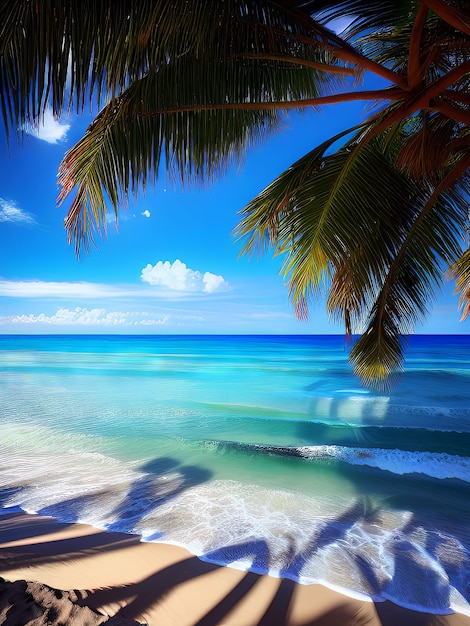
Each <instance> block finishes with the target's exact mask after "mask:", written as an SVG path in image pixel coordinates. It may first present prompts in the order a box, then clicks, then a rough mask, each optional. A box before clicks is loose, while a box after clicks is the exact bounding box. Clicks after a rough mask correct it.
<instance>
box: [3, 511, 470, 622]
mask: <svg viewBox="0 0 470 626" xmlns="http://www.w3.org/2000/svg"><path fill="white" fill-rule="evenodd" d="M0 576H1V577H2V578H3V579H4V582H3V583H0V624H2V625H3V624H5V625H6V626H20V625H21V624H23V623H24V624H25V623H28V626H40V625H42V624H64V623H67V624H78V625H80V626H81V625H83V626H88V625H89V626H93V625H94V624H101V623H109V624H110V626H111V624H112V625H113V626H121V625H122V626H127V625H129V624H132V623H134V622H133V620H135V621H137V622H138V623H142V624H148V625H149V626H215V625H222V624H223V625H225V626H255V625H258V626H282V625H289V626H307V625H311V626H314V625H315V626H343V625H344V626H363V625H364V626H365V625H368V626H408V625H409V626H470V617H467V616H464V615H460V614H452V615H446V616H443V615H430V614H426V613H418V612H415V611H410V610H407V609H403V608H401V607H398V606H396V605H394V604H392V603H391V602H380V603H373V602H363V601H360V600H356V599H353V598H349V597H347V596H344V595H342V594H340V593H337V592H336V591H332V590H331V589H328V588H326V587H323V586H322V585H299V584H297V583H294V582H292V581H290V580H285V579H278V578H273V577H271V576H260V575H258V574H254V573H252V572H245V571H239V570H235V569H232V568H228V567H220V566H218V565H214V564H211V563H205V562H203V561H201V560H200V559H198V558H197V557H196V556H194V555H192V554H191V553H190V552H188V551H187V550H185V549H184V548H181V547H178V546H172V545H168V544H157V543H143V542H141V541H140V540H139V537H137V536H134V535H127V534H123V533H116V532H106V531H102V530H99V529H96V528H93V527H91V526H88V525H85V524H64V523H60V522H57V521H56V520H54V519H53V518H50V517H42V516H38V515H28V514H26V513H22V512H17V511H15V512H11V513H8V514H5V515H1V516H0ZM12 581H17V582H16V583H15V584H14V585H11V584H10V583H11V582H12ZM20 581H30V583H39V584H29V585H27V584H26V582H20ZM64 592H65V593H64ZM109 618H111V619H109ZM15 620H16V621H15ZM18 620H24V621H23V622H22V621H18ZM28 620H33V621H28ZM47 620H48V621H47Z"/></svg>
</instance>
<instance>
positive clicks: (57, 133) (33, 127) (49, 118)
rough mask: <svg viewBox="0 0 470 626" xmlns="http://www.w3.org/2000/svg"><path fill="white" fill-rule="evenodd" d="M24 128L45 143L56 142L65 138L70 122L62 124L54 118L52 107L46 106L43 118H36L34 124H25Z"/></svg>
mask: <svg viewBox="0 0 470 626" xmlns="http://www.w3.org/2000/svg"><path fill="white" fill-rule="evenodd" d="M24 130H25V132H26V133H27V134H28V135H31V136H32V137H36V139H41V140H42V141H46V142H47V143H58V142H59V141H65V139H66V138H67V133H68V131H69V130H70V124H63V123H62V122H60V121H59V120H56V119H54V115H53V114H52V108H51V107H47V109H46V110H45V111H44V116H43V118H42V119H39V118H38V119H37V120H35V122H34V124H27V125H26V126H25V127H24Z"/></svg>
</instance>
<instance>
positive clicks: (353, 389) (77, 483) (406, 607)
mask: <svg viewBox="0 0 470 626" xmlns="http://www.w3.org/2000/svg"><path fill="white" fill-rule="evenodd" d="M410 344H411V346H410V351H409V358H408V369H407V371H406V372H405V373H404V374H403V377H402V380H401V381H400V382H397V384H396V387H395V388H394V389H392V390H390V391H388V392H372V391H366V390H365V389H364V388H363V387H361V386H360V385H358V383H357V380H356V379H355V377H354V375H353V374H352V373H351V371H350V370H349V367H348V364H347V351H346V350H345V344H344V339H343V338H342V337H340V336H318V337H312V336H303V337H300V336H291V337H288V336H284V337H282V336H271V337H269V336H258V337H254V336H248V337H241V336H232V337H229V336H225V337H222V336H218V337H210V336H199V337H197V336H192V337H187V336H173V337H170V336H160V337H143V336H139V337H125V336H86V337H80V336H48V337H41V336H36V337H35V336H16V337H14V336H10V337H5V336H3V337H2V340H1V343H0V355H1V357H0V360H1V363H2V368H1V374H0V378H1V385H0V394H1V398H0V400H1V404H2V406H3V407H4V414H5V417H4V422H3V424H2V431H1V433H0V450H1V454H0V458H1V459H2V462H1V464H0V505H1V506H2V507H3V513H4V514H3V515H2V516H0V542H1V549H2V550H1V554H2V562H1V564H0V576H2V577H3V578H4V579H5V580H7V581H13V580H26V581H39V582H40V583H42V584H45V585H48V586H49V587H51V588H53V589H60V590H64V591H73V592H74V593H75V594H76V601H78V602H79V603H80V604H85V605H87V606H89V607H90V608H91V609H92V610H96V611H99V612H101V613H104V614H105V615H109V616H113V615H119V616H120V617H127V618H132V619H136V620H137V621H141V622H142V623H148V624H174V625H175V626H176V625H178V626H179V625H183V624H233V625H239V626H243V625H247V626H248V625H250V624H258V623H262V624H277V623H279V624H284V623H285V624H310V623H311V624H317V623H318V624H335V623H336V624H343V623H344V624H349V623H351V624H362V623H364V624H369V623H370V624H386V625H388V624H390V625H392V624H408V623H409V624H449V625H450V624H452V625H453V624H455V625H457V624H462V625H463V624H468V623H469V620H470V597H469V594H468V576H469V571H470V550H469V546H468V537H469V522H468V520H469V519H470V515H469V511H468V506H469V498H468V484H469V476H470V471H469V467H470V460H469V459H470V457H469V449H470V446H469V438H470V412H469V409H468V394H467V385H466V384H465V380H466V378H467V377H468V376H469V375H470V358H469V356H470V340H469V339H467V338H462V337H424V336H423V337H419V336H417V337H414V338H411V339H410ZM425 381H427V382H426V383H425ZM38 390H41V393H38ZM74 597H75V596H74ZM338 616H340V617H338ZM276 620H277V621H276ZM394 620H395V621H394ZM10 623H14V622H10Z"/></svg>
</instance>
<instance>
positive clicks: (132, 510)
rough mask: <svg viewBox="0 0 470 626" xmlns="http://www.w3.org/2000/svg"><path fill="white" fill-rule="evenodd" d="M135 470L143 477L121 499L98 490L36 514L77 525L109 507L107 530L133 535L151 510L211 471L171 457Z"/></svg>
mask: <svg viewBox="0 0 470 626" xmlns="http://www.w3.org/2000/svg"><path fill="white" fill-rule="evenodd" d="M138 471H139V473H140V474H143V475H140V476H139V478H137V479H136V480H135V481H134V482H132V483H131V485H130V486H129V488H128V490H127V492H126V493H125V495H124V497H123V498H122V497H121V496H120V494H119V491H118V490H114V491H113V490H110V489H106V490H100V491H96V492H94V493H91V494H86V495H83V496H77V497H75V498H70V499H68V500H62V501H60V502H56V503H54V504H52V505H50V506H46V507H44V508H42V509H40V510H39V511H38V513H39V514H40V515H49V516H51V517H56V518H58V519H60V520H63V521H66V522H77V521H79V520H80V519H82V518H84V517H86V513H87V511H89V510H98V511H102V510H103V508H106V507H107V506H108V507H110V510H108V511H105V517H106V518H107V519H114V521H113V522H112V523H111V524H109V525H108V526H107V527H106V528H107V530H116V531H122V532H132V531H133V530H134V527H135V525H136V524H137V523H138V522H139V521H140V520H141V519H142V518H143V517H144V516H145V515H147V514H149V513H150V512H151V511H152V510H154V509H156V508H157V507H158V506H161V505H162V504H164V503H165V502H168V501H169V500H170V499H172V498H174V497H176V496H178V495H180V494H181V493H183V492H184V491H185V490H186V489H189V488H190V487H193V486H195V485H199V484H201V483H204V482H207V481H208V480H210V478H211V476H212V472H210V471H209V470H208V469H206V468H204V467H200V466H197V465H182V464H181V463H180V462H179V461H177V460H176V459H173V458H171V457H157V458H155V459H152V460H150V461H147V462H146V463H144V464H143V465H142V466H140V467H139V468H138ZM116 499H120V502H119V504H118V505H117V506H116V505H115V504H114V505H113V504H112V503H115V502H116ZM152 538H153V539H156V538H157V537H155V536H154V537H152Z"/></svg>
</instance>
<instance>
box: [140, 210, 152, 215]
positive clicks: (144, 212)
mask: <svg viewBox="0 0 470 626" xmlns="http://www.w3.org/2000/svg"><path fill="white" fill-rule="evenodd" d="M141 215H143V216H144V217H150V215H151V213H150V211H148V210H147V209H145V211H142V213H141Z"/></svg>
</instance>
